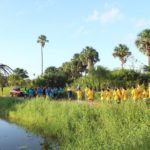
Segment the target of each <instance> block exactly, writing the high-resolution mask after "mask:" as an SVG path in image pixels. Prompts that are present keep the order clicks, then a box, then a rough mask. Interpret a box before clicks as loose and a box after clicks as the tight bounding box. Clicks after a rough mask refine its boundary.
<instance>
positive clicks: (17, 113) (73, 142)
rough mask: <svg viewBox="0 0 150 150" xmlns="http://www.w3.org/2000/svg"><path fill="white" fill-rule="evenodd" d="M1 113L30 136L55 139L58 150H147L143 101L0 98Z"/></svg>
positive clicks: (148, 114) (148, 124) (148, 117)
mask: <svg viewBox="0 0 150 150" xmlns="http://www.w3.org/2000/svg"><path fill="white" fill-rule="evenodd" d="M2 108H3V109H2ZM4 110H5V111H4ZM0 112H3V113H7V115H8V117H9V118H10V119H11V120H12V121H14V122H16V123H18V124H20V125H22V126H24V127H26V128H28V129H29V130H31V131H32V132H35V133H39V134H41V135H42V136H44V137H52V138H53V139H57V141H58V143H59V144H60V148H61V149H85V150H87V149H92V150H97V149H102V150H104V149H106V150H107V149H110V150H111V149H115V150H116V149H147V150H148V149H150V143H149V141H150V110H149V109H147V106H146V103H145V102H144V101H139V102H137V103H134V102H133V101H126V102H124V103H121V104H115V103H113V104H110V103H100V102H99V103H94V104H93V105H89V104H88V103H86V102H82V103H77V102H68V101H63V102H62V101H60V102H54V101H48V100H45V99H33V100H30V101H28V100H27V101H20V100H18V101H17V100H15V99H11V98H1V99H0Z"/></svg>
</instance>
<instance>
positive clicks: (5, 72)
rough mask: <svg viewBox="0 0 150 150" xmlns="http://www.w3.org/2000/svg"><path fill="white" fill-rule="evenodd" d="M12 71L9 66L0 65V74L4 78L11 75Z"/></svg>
mask: <svg viewBox="0 0 150 150" xmlns="http://www.w3.org/2000/svg"><path fill="white" fill-rule="evenodd" d="M12 71H13V70H12V69H11V68H10V67H9V66H7V65H5V64H0V74H2V75H4V76H5V75H9V74H10V73H12Z"/></svg>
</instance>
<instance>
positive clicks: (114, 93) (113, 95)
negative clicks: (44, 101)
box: [24, 84, 150, 102]
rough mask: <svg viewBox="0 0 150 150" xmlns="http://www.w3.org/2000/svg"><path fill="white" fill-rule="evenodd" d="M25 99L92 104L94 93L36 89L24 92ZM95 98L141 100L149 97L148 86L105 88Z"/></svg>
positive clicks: (79, 90)
mask: <svg viewBox="0 0 150 150" xmlns="http://www.w3.org/2000/svg"><path fill="white" fill-rule="evenodd" d="M24 93H25V96H26V97H29V98H31V97H34V96H38V97H41V96H43V97H46V98H48V99H58V98H66V96H67V97H68V99H70V100H72V99H77V100H78V101H80V100H88V101H89V102H93V101H94V98H95V93H96V92H95V91H94V90H93V89H92V87H88V86H87V87H86V88H85V89H83V88H82V89H81V87H80V86H78V87H77V88H76V89H75V90H72V89H71V87H68V88H66V90H65V89H63V88H62V87H53V88H50V87H38V88H29V89H26V88H25V90H24ZM97 95H98V96H96V98H98V99H99V100H100V101H108V102H110V101H117V102H121V101H125V100H128V99H131V100H134V101H136V100H143V99H147V98H149V97H150V86H149V87H148V88H145V87H144V86H143V85H139V84H138V85H137V86H134V87H132V88H130V89H129V88H128V89H126V88H125V87H121V88H105V89H101V90H100V91H99V92H97Z"/></svg>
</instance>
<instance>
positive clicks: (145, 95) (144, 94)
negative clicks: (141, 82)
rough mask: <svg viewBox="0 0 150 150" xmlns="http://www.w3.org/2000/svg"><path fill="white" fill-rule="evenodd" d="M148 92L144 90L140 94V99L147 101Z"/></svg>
mask: <svg viewBox="0 0 150 150" xmlns="http://www.w3.org/2000/svg"><path fill="white" fill-rule="evenodd" d="M148 96H149V95H148V90H147V89H146V88H144V90H143V93H142V99H144V100H145V99H147V98H148Z"/></svg>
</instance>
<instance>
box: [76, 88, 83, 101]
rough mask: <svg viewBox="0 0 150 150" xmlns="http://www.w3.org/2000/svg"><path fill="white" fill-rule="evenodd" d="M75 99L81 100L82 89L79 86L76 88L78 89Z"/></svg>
mask: <svg viewBox="0 0 150 150" xmlns="http://www.w3.org/2000/svg"><path fill="white" fill-rule="evenodd" d="M76 93H77V100H78V101H79V100H82V91H81V89H80V88H78V90H77V92H76Z"/></svg>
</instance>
